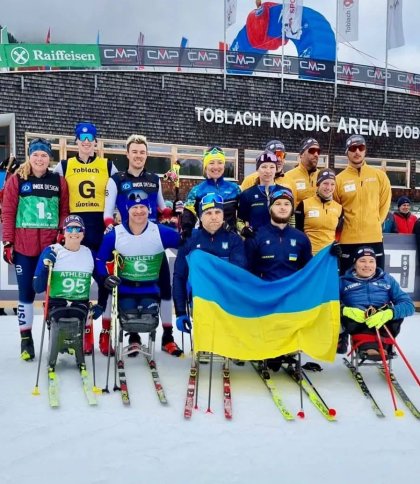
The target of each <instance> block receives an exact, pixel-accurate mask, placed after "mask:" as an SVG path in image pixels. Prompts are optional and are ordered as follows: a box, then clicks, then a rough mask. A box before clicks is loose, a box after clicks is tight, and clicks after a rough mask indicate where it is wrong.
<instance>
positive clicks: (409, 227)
mask: <svg viewBox="0 0 420 484" xmlns="http://www.w3.org/2000/svg"><path fill="white" fill-rule="evenodd" d="M394 220H395V224H396V226H397V233H399V234H412V233H413V229H414V225H415V224H416V222H417V217H416V216H415V215H413V214H412V213H410V212H408V213H401V212H394Z"/></svg>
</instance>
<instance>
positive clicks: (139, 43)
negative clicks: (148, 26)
mask: <svg viewBox="0 0 420 484" xmlns="http://www.w3.org/2000/svg"><path fill="white" fill-rule="evenodd" d="M143 45H144V34H143V32H139V36H138V38H137V47H143ZM137 56H138V59H139V65H138V67H137V69H138V70H140V71H141V70H143V69H144V65H143V49H137Z"/></svg>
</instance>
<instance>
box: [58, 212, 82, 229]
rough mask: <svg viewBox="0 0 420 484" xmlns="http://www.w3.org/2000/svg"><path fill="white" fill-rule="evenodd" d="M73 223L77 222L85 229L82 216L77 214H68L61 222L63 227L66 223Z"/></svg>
mask: <svg viewBox="0 0 420 484" xmlns="http://www.w3.org/2000/svg"><path fill="white" fill-rule="evenodd" d="M73 223H76V224H79V225H80V227H82V229H83V230H85V224H84V222H83V219H82V217H79V215H69V216H68V217H66V219H65V220H64V222H63V228H66V227H67V226H68V225H71V224H73Z"/></svg>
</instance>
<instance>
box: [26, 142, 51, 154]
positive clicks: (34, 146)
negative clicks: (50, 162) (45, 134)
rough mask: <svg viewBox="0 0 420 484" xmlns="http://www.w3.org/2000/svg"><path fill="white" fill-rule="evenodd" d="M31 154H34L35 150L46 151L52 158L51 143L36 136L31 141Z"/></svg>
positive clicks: (29, 149)
mask: <svg viewBox="0 0 420 484" xmlns="http://www.w3.org/2000/svg"><path fill="white" fill-rule="evenodd" d="M28 151H29V154H30V155H32V153H34V152H35V151H45V153H48V156H49V157H50V158H52V157H53V152H52V148H51V143H50V142H49V141H48V140H46V139H44V138H35V139H33V140H32V141H31V142H30V143H29V148H28Z"/></svg>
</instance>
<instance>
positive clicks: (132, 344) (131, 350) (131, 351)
mask: <svg viewBox="0 0 420 484" xmlns="http://www.w3.org/2000/svg"><path fill="white" fill-rule="evenodd" d="M140 345H141V338H140V335H139V334H138V333H129V336H128V354H127V355H128V356H129V357H130V358H135V357H136V356H138V355H139V354H140V351H135V350H136V347H139V346H140Z"/></svg>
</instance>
